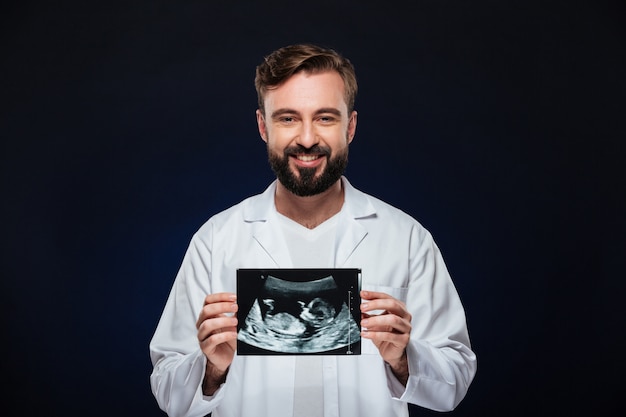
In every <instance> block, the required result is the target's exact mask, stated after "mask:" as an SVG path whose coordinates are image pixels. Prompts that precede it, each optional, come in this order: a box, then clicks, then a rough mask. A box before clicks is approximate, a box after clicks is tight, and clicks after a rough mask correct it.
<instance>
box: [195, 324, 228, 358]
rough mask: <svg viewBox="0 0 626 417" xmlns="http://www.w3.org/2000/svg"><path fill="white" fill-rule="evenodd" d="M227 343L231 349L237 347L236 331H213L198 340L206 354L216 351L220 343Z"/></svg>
mask: <svg viewBox="0 0 626 417" xmlns="http://www.w3.org/2000/svg"><path fill="white" fill-rule="evenodd" d="M225 344H227V345H228V346H229V347H230V349H232V350H233V351H234V350H235V349H236V348H237V331H236V329H234V331H224V332H221V333H215V334H212V335H211V336H209V337H207V338H206V339H204V340H201V341H200V349H202V351H203V352H204V353H205V354H206V355H207V357H210V356H212V355H213V354H215V353H216V351H217V348H218V347H219V346H220V345H225Z"/></svg>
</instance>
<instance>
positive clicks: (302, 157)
mask: <svg viewBox="0 0 626 417" xmlns="http://www.w3.org/2000/svg"><path fill="white" fill-rule="evenodd" d="M319 157H320V156H319V155H297V156H296V158H298V160H299V161H303V162H311V161H315V160H316V159H317V158H319Z"/></svg>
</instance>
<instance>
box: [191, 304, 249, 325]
mask: <svg viewBox="0 0 626 417" xmlns="http://www.w3.org/2000/svg"><path fill="white" fill-rule="evenodd" d="M238 309H239V306H238V305H237V304H236V303H234V302H232V301H228V302H215V303H212V304H205V305H204V307H202V310H200V314H199V315H198V320H197V321H196V328H199V327H200V325H201V324H202V322H204V321H205V320H209V319H211V318H214V317H221V316H228V317H230V316H232V315H233V314H234V313H236V312H237V310H238Z"/></svg>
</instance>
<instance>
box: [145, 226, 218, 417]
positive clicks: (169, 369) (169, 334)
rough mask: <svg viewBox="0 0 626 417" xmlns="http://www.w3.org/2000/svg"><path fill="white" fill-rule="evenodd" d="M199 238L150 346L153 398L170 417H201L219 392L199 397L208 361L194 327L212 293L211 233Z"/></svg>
mask: <svg viewBox="0 0 626 417" xmlns="http://www.w3.org/2000/svg"><path fill="white" fill-rule="evenodd" d="M203 232H204V233H203V236H202V238H201V237H199V236H198V234H196V235H195V236H194V238H193V239H192V241H191V243H190V245H189V248H188V250H187V253H186V254H185V257H184V258H183V262H182V265H181V268H180V270H179V272H178V274H177V276H176V279H175V281H174V284H173V286H172V289H171V292H170V294H169V297H168V300H167V302H166V305H165V308H164V310H163V313H162V315H161V319H160V320H159V324H158V325H157V328H156V331H155V333H154V336H153V338H152V340H151V342H150V358H151V360H152V364H153V371H152V374H151V376H150V384H151V387H152V393H153V394H154V397H155V398H156V400H157V403H158V404H159V407H161V409H162V410H163V411H165V412H166V413H167V414H168V415H169V416H170V417H178V416H181V417H182V416H184V417H196V416H205V415H206V414H208V413H210V412H211V411H212V410H213V409H214V408H215V407H216V406H217V404H218V403H219V402H220V399H221V397H222V393H221V389H220V390H218V391H217V392H216V393H215V394H214V395H213V396H210V397H209V396H204V395H203V394H202V381H203V379H204V373H205V369H206V357H205V356H204V354H203V352H202V350H201V349H200V345H199V342H198V338H197V329H196V327H195V323H196V321H197V317H198V314H199V312H200V309H201V308H202V306H203V304H204V297H205V296H206V294H209V293H210V291H211V288H210V275H211V271H210V262H211V249H210V248H211V244H210V243H211V242H210V233H206V230H205V231H203Z"/></svg>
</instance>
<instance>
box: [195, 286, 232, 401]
mask: <svg viewBox="0 0 626 417" xmlns="http://www.w3.org/2000/svg"><path fill="white" fill-rule="evenodd" d="M237 308H238V306H237V296H236V295H235V294H233V293H218V294H209V295H207V296H206V298H205V299H204V307H202V311H200V315H199V316H198V321H197V322H196V328H197V329H198V340H199V342H200V348H201V349H202V352H204V355H205V356H206V358H207V369H206V375H205V377H204V382H203V384H202V387H203V389H202V390H203V392H204V394H205V395H213V394H214V393H215V391H216V390H217V389H218V388H219V386H220V384H221V383H222V382H224V380H225V379H226V372H227V371H228V367H229V366H230V364H231V363H232V361H233V357H234V356H235V350H236V349H237V317H236V316H235V313H236V312H237Z"/></svg>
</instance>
